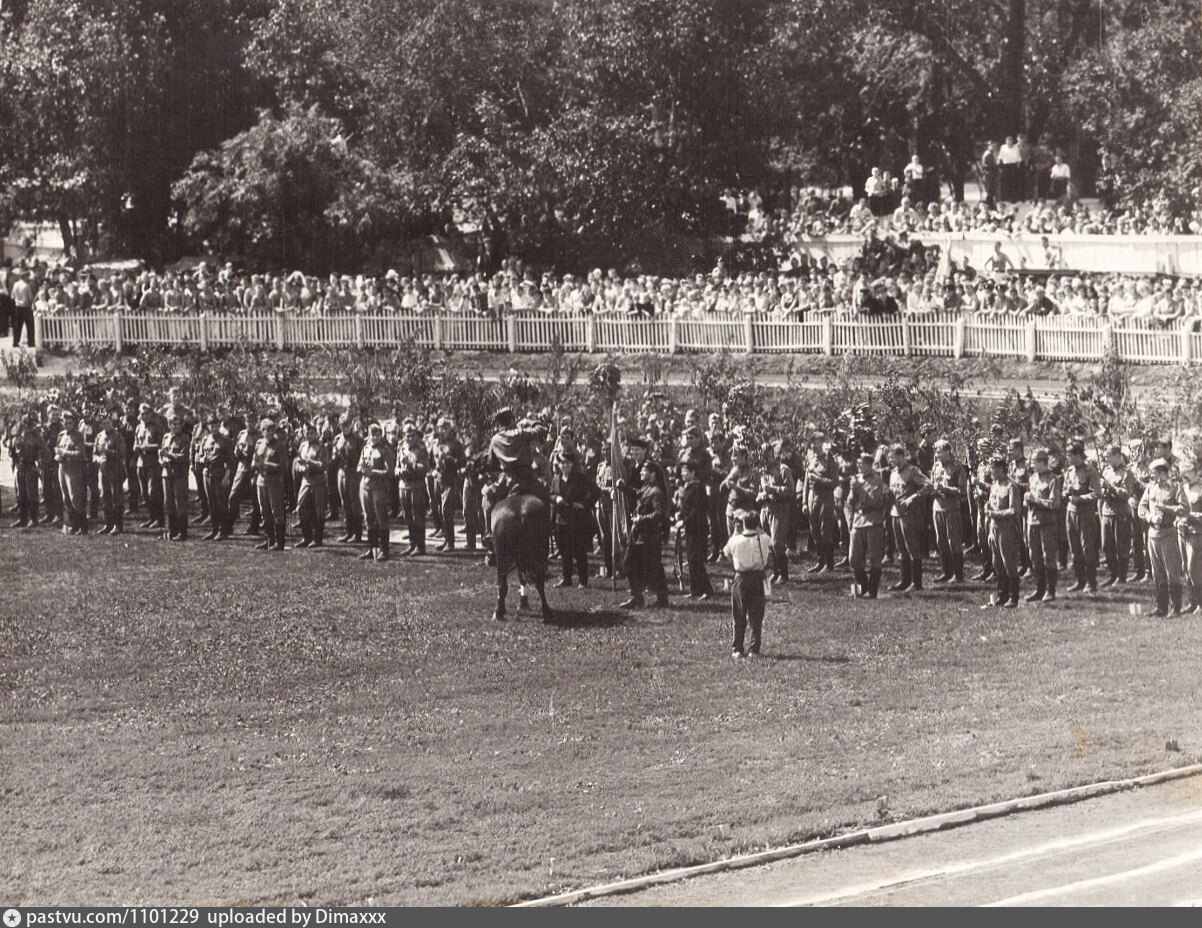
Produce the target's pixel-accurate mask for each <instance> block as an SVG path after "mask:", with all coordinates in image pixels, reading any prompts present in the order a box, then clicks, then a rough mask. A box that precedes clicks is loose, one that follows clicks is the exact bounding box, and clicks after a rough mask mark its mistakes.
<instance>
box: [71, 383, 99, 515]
mask: <svg viewBox="0 0 1202 928" xmlns="http://www.w3.org/2000/svg"><path fill="white" fill-rule="evenodd" d="M80 412H81V414H80V417H79V419H78V420H77V421H76V423H75V427H76V428H78V429H79V434H80V436H81V437H82V438H83V446H84V451H85V455H84V458H85V462H84V488H85V495H86V496H87V507H88V519H89V520H90V521H91V522H92V523H93V524H94V523H96V522H97V521H99V514H100V471H99V469H98V468H97V467H96V460H95V454H94V452H95V448H96V433H97V432H98V431H99V424H98V423H97V421H96V418H97V413H96V411H95V410H93V409H92V407H91V406H90V405H87V404H84V406H83V407H82V408H81V410H80Z"/></svg>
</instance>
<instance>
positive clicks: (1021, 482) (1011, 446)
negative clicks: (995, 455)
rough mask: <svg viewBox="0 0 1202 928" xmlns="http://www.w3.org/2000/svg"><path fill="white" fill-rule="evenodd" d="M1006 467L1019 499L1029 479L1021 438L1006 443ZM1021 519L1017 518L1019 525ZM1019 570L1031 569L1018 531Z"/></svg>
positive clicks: (1027, 554) (1025, 545)
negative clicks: (1016, 488)
mask: <svg viewBox="0 0 1202 928" xmlns="http://www.w3.org/2000/svg"><path fill="white" fill-rule="evenodd" d="M1006 467H1007V470H1008V472H1009V474H1010V482H1011V483H1012V484H1014V485H1015V486H1016V487H1018V493H1019V498H1020V499H1025V498H1026V495H1027V485H1028V483H1029V482H1030V479H1031V467H1030V465H1029V464H1028V463H1027V452H1026V449H1025V448H1024V447H1023V441H1022V439H1021V438H1011V439H1010V440H1009V441H1008V442H1007V443H1006ZM1022 521H1023V520H1022V519H1021V518H1020V519H1019V524H1020V526H1021V524H1022ZM1019 535H1020V537H1019V548H1018V552H1019V570H1018V575H1019V576H1020V577H1025V576H1026V575H1027V572H1028V571H1029V570H1030V569H1031V552H1030V551H1028V550H1027V539H1026V536H1025V535H1023V534H1022V532H1020V533H1019Z"/></svg>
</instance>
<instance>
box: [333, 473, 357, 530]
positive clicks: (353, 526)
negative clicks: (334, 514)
mask: <svg viewBox="0 0 1202 928" xmlns="http://www.w3.org/2000/svg"><path fill="white" fill-rule="evenodd" d="M338 495H339V496H340V497H342V511H343V513H344V514H345V515H346V533H347V534H348V535H362V534H363V507H362V506H361V505H360V504H359V474H358V473H357V472H356V471H354V470H350V469H348V468H345V467H344V468H340V469H339V471H338ZM331 508H332V507H331Z"/></svg>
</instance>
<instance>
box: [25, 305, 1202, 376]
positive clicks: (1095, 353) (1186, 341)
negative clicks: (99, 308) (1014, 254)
mask: <svg viewBox="0 0 1202 928" xmlns="http://www.w3.org/2000/svg"><path fill="white" fill-rule="evenodd" d="M1197 322H1198V320H1192V319H1188V320H1177V321H1174V322H1171V323H1167V324H1158V323H1155V322H1152V321H1149V320H1136V319H1132V320H1109V319H1105V318H1089V317H1060V316H1050V317H1035V318H1027V317H1017V316H993V315H978V314H965V315H956V314H947V313H944V314H931V315H921V316H910V315H903V316H898V317H895V318H890V319H865V318H863V317H855V316H848V315H842V314H832V315H829V316H822V317H817V318H809V319H806V320H804V321H786V320H780V319H774V318H765V317H757V316H748V317H746V318H732V317H729V316H725V317H720V318H656V319H646V318H626V317H607V316H511V317H508V318H504V319H488V318H482V317H474V316H451V315H439V316H427V315H412V316H403V315H397V316H358V315H354V316H305V317H290V316H233V315H206V314H201V315H197V316H192V315H167V314H161V315H154V314H142V313H111V314H110V313H94V312H93V313H71V314H62V315H47V316H41V315H39V316H37V317H35V320H34V338H35V343H36V345H37V346H38V347H39V348H51V347H53V348H65V349H68V350H69V349H72V348H74V347H77V346H84V345H89V346H111V347H113V348H115V349H117V350H119V351H120V350H124V349H125V348H126V347H127V346H140V345H160V346H171V347H181V346H191V347H196V348H199V349H201V350H202V351H211V350H215V349H222V348H229V347H233V346H237V345H242V346H246V347H253V348H268V349H271V348H274V349H278V350H280V351H284V350H292V349H313V348H394V347H399V346H402V345H406V344H414V345H417V346H419V347H422V348H429V349H433V350H440V351H494V352H513V353H516V352H545V351H550V350H552V349H553V348H555V347H559V348H562V349H563V350H565V351H573V352H594V353H601V354H607V353H611V354H639V353H643V354H681V353H713V352H719V351H731V352H739V353H747V354H816V355H844V354H854V355H880V356H891V357H947V358H965V357H968V358H972V357H992V358H1018V359H1022V360H1026V361H1085V362H1088V361H1098V360H1101V359H1102V358H1103V357H1105V356H1107V355H1108V354H1113V356H1115V357H1117V358H1118V359H1120V360H1122V361H1126V362H1130V363H1134V364H1190V363H1197V362H1199V361H1202V332H1199V331H1197V330H1196V323H1197Z"/></svg>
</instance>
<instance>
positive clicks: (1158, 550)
mask: <svg viewBox="0 0 1202 928" xmlns="http://www.w3.org/2000/svg"><path fill="white" fill-rule="evenodd" d="M1171 468H1172V465H1171V464H1170V463H1169V461H1168V460H1166V459H1165V458H1157V459H1156V460H1154V461H1153V462H1152V468H1151V470H1152V480H1151V482H1150V483H1149V484H1148V487H1147V489H1145V490H1144V493H1143V496H1142V497H1141V498H1140V501H1139V515H1140V518H1142V519H1143V520H1144V521H1145V522H1147V523H1148V564H1149V566H1150V567H1151V569H1152V582H1153V583H1154V584H1155V585H1156V615H1157V616H1159V617H1160V618H1164V617H1165V616H1167V615H1168V614H1169V606H1170V604H1171V605H1172V614H1173V615H1180V614H1181V581H1182V566H1181V543H1180V540H1179V537H1178V533H1177V520H1178V518H1180V517H1181V516H1182V515H1184V514H1186V513H1188V512H1189V511H1190V504H1189V501H1188V499H1187V498H1186V496H1185V494H1184V493H1183V492H1182V490H1181V487H1180V485H1179V484H1178V483H1177V481H1175V480H1174V479H1173V477H1172V475H1171V473H1170V470H1171Z"/></svg>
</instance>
